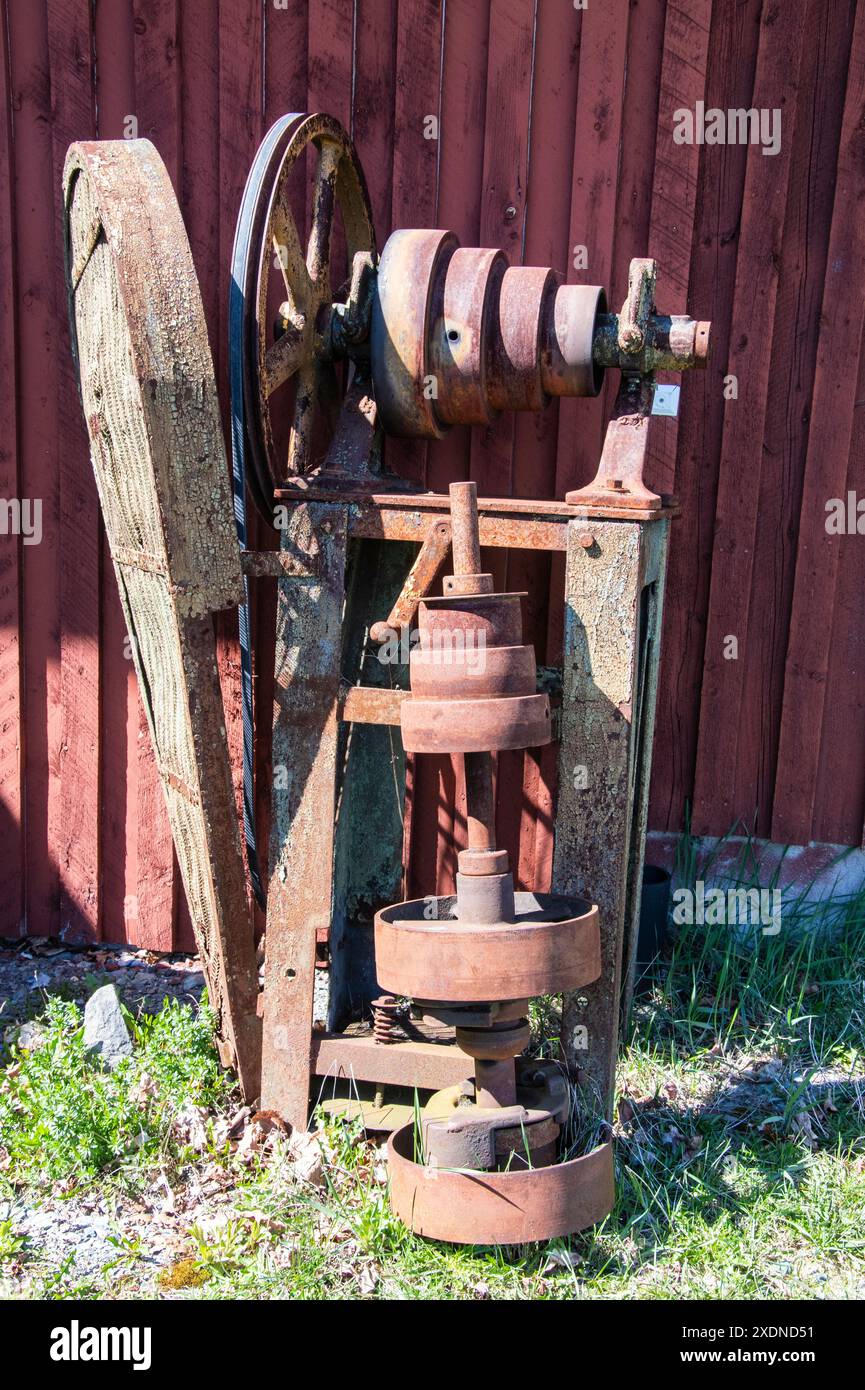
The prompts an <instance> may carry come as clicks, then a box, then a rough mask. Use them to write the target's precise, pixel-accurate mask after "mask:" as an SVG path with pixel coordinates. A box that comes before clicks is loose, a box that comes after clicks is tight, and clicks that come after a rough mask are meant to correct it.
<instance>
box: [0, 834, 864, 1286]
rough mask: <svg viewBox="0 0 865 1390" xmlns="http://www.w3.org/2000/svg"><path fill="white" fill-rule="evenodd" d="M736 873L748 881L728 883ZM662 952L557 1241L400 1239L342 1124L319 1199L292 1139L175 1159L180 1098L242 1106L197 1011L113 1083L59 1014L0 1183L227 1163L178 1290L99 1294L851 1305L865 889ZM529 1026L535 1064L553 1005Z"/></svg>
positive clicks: (370, 1151)
mask: <svg viewBox="0 0 865 1390" xmlns="http://www.w3.org/2000/svg"><path fill="white" fill-rule="evenodd" d="M685 852H686V853H687V852H688V848H687V846H686V851H685ZM690 866H691V870H692V873H693V874H696V868H697V866H696V862H695V861H694V860H693V857H692V858H691V861H690ZM750 872H751V871H750V869H749V868H748V865H747V864H746V863H745V864H743V871H742V875H741V878H742V881H743V882H745V883H747V881H748V875H749V873H750ZM677 933H678V935H677V938H676V940H675V941H674V944H673V948H672V955H671V958H670V959H669V960H668V961H666V962H663V963H659V965H658V967H657V968H656V970H655V973H654V978H653V979H652V981H651V983H650V986H649V988H648V989H647V991H646V992H644V993H643V994H642V995H640V996H639V998H638V1000H637V1004H636V1006H635V1009H634V1012H633V1016H632V1020H631V1025H630V1031H629V1036H628V1038H627V1047H626V1048H625V1049H623V1052H622V1057H621V1061H620V1067H619V1075H618V1091H619V1098H618V1120H617V1124H616V1140H617V1143H616V1163H617V1202H616V1206H615V1209H614V1211H613V1212H612V1213H611V1215H610V1216H609V1218H608V1219H607V1220H606V1221H605V1222H604V1223H603V1225H601V1226H599V1227H598V1228H596V1229H595V1230H594V1231H591V1232H587V1233H585V1234H583V1235H579V1236H575V1237H573V1238H572V1239H571V1240H569V1241H557V1242H553V1243H552V1244H551V1245H549V1246H545V1247H526V1248H521V1249H513V1248H511V1249H500V1248H486V1249H461V1248H457V1247H448V1246H444V1245H439V1244H436V1243H432V1242H426V1241H423V1240H420V1239H417V1238H415V1237H414V1236H412V1235H411V1234H410V1233H409V1232H408V1231H407V1230H406V1229H405V1228H404V1227H403V1226H402V1225H401V1224H400V1223H399V1222H398V1221H396V1220H395V1219H394V1218H393V1217H392V1215H391V1214H390V1211H389V1208H388V1204H387V1189H386V1174H385V1170H384V1160H383V1156H382V1153H381V1151H380V1150H379V1149H377V1148H376V1146H374V1145H373V1144H370V1143H367V1142H365V1141H364V1139H363V1137H362V1134H361V1133H360V1131H359V1130H358V1128H357V1127H356V1126H351V1125H341V1124H334V1123H331V1124H329V1125H327V1126H323V1127H322V1128H321V1129H320V1130H319V1140H320V1143H321V1146H322V1149H323V1152H324V1156H325V1163H324V1169H323V1181H322V1185H320V1186H315V1185H312V1184H311V1183H309V1182H306V1181H303V1180H302V1179H300V1178H299V1177H298V1168H297V1166H296V1162H295V1159H296V1152H295V1151H294V1150H293V1149H292V1144H291V1142H290V1141H285V1140H280V1141H277V1142H275V1143H274V1144H273V1145H272V1147H271V1148H270V1149H269V1150H268V1151H267V1152H266V1153H265V1154H264V1155H263V1156H261V1157H259V1158H253V1159H250V1158H248V1157H247V1158H246V1159H245V1160H243V1161H241V1159H240V1158H239V1156H237V1155H233V1156H232V1155H231V1154H230V1153H229V1150H228V1146H227V1145H222V1146H221V1147H220V1146H219V1145H218V1144H214V1145H213V1146H212V1149H211V1151H209V1152H208V1153H207V1154H206V1155H201V1154H194V1155H193V1154H190V1152H188V1151H186V1150H184V1148H183V1145H182V1143H179V1142H178V1140H177V1137H176V1134H175V1131H174V1129H173V1127H172V1118H173V1116H174V1115H175V1114H176V1112H177V1109H178V1108H179V1106H180V1105H181V1104H183V1102H184V1101H186V1100H191V1101H193V1103H195V1104H196V1105H199V1106H205V1107H207V1108H208V1111H209V1113H210V1115H211V1116H212V1118H213V1119H214V1121H215V1119H216V1118H217V1116H218V1115H219V1114H220V1112H222V1111H224V1110H225V1109H226V1107H228V1106H229V1105H231V1104H235V1103H236V1095H235V1096H232V1092H231V1088H230V1085H229V1083H228V1081H227V1079H226V1078H225V1075H224V1074H223V1073H222V1072H221V1071H220V1069H219V1066H218V1063H217V1060H216V1055H215V1053H214V1050H213V1047H212V1045H211V1042H210V1036H209V1029H210V1023H211V1020H210V1018H209V1015H208V1014H207V1013H206V1012H205V1013H201V1014H199V1013H197V1012H196V1011H195V1010H194V1009H192V1008H191V1007H189V1006H178V1005H175V1006H172V1008H170V1009H167V1010H166V1011H165V1012H164V1013H163V1014H161V1015H158V1016H157V1017H156V1018H155V1019H154V1020H152V1021H148V1022H146V1023H144V1022H142V1023H141V1024H139V1025H137V1029H136V1049H135V1055H134V1056H133V1058H132V1059H130V1061H129V1062H128V1063H126V1064H124V1067H123V1068H121V1069H120V1070H119V1071H118V1072H115V1073H113V1074H111V1075H108V1074H106V1073H103V1072H101V1071H99V1070H98V1069H97V1068H95V1067H94V1066H93V1065H92V1064H91V1063H90V1061H89V1060H88V1059H87V1057H86V1056H85V1055H84V1052H83V1046H82V1042H81V1031H80V1016H79V1015H78V1013H77V1010H75V1008H74V1006H72V1005H70V1004H67V1003H62V1002H58V1001H54V1002H50V1003H49V1005H48V1011H47V1016H46V1020H47V1032H48V1041H47V1043H46V1046H44V1047H43V1048H41V1049H38V1050H36V1051H34V1052H30V1053H27V1054H21V1055H16V1056H14V1057H13V1061H12V1064H11V1066H10V1067H9V1068H7V1070H6V1072H5V1079H3V1080H2V1081H0V1134H2V1139H0V1144H2V1147H3V1148H5V1150H6V1160H5V1165H4V1168H5V1180H6V1182H7V1183H8V1184H9V1185H10V1186H11V1187H12V1188H15V1189H16V1190H17V1189H19V1188H26V1187H27V1185H28V1184H30V1185H32V1184H34V1183H39V1182H42V1183H43V1184H44V1182H45V1179H46V1177H47V1178H49V1179H51V1180H52V1181H62V1180H67V1181H68V1180H69V1179H70V1178H74V1179H75V1180H76V1182H78V1183H82V1182H84V1181H85V1180H86V1181H89V1182H90V1183H96V1184H100V1185H101V1186H104V1187H107V1186H109V1185H110V1184H113V1183H118V1182H124V1183H127V1184H128V1183H130V1182H134V1181H135V1174H136V1173H141V1172H144V1171H146V1170H148V1168H152V1167H153V1166H154V1165H155V1164H158V1165H159V1166H160V1167H161V1168H165V1167H169V1168H170V1170H171V1171H172V1173H174V1174H176V1175H177V1177H176V1179H175V1181H176V1182H177V1183H181V1182H182V1181H183V1174H184V1172H186V1173H187V1174H188V1173H189V1172H190V1171H191V1170H193V1169H194V1168H195V1165H196V1164H198V1165H199V1167H200V1166H201V1165H203V1164H205V1163H206V1164H208V1165H209V1167H210V1168H211V1169H212V1168H213V1166H214V1165H218V1166H219V1167H220V1170H221V1171H222V1172H223V1174H224V1189H225V1191H227V1192H228V1194H229V1200H228V1201H227V1202H225V1203H224V1204H223V1205H221V1206H215V1207H214V1208H213V1210H212V1211H209V1212H208V1213H207V1214H206V1215H204V1216H201V1215H200V1214H199V1215H198V1216H196V1218H195V1219H194V1220H192V1219H190V1221H189V1223H188V1226H187V1228H186V1231H185V1239H186V1246H185V1249H184V1252H183V1261H181V1262H179V1263H178V1266H177V1268H176V1270H175V1271H174V1276H173V1278H172V1275H171V1273H169V1275H168V1276H163V1279H162V1283H161V1284H160V1283H157V1281H156V1278H155V1276H154V1274H153V1272H152V1271H149V1270H148V1268H147V1265H146V1260H145V1259H144V1252H143V1251H142V1250H140V1249H139V1248H138V1247H137V1246H136V1244H135V1242H134V1241H133V1240H130V1241H128V1242H127V1244H126V1245H123V1244H122V1243H121V1244H120V1246H119V1247H118V1259H117V1261H116V1263H115V1265H114V1267H113V1268H111V1269H110V1270H106V1272H105V1274H104V1277H103V1278H102V1280H101V1281H99V1280H97V1281H96V1287H95V1289H93V1288H91V1289H90V1293H91V1295H93V1294H94V1293H95V1294H100V1293H101V1294H102V1295H103V1296H118V1295H119V1296H123V1295H124V1294H128V1295H134V1294H139V1293H142V1294H144V1295H145V1296H158V1295H159V1294H160V1293H162V1292H165V1291H167V1290H170V1291H171V1296H172V1297H175V1298H197V1299H224V1298H270V1297H293V1298H302V1299H333V1298H358V1297H370V1298H380V1297H385V1298H398V1299H428V1298H441V1299H462V1298H501V1299H527V1298H547V1299H558V1298H564V1299H573V1298H586V1299H591V1298H608V1299H609V1298H659V1299H683V1298H717V1299H732V1298H745V1299H775V1298H778V1299H787V1298H794V1297H802V1298H841V1297H859V1298H861V1297H862V1296H863V1295H865V1127H863V1109H865V1105H863V1096H865V1067H863V1057H865V983H863V982H865V891H863V893H862V894H860V895H858V896H849V897H837V896H836V897H835V898H833V899H832V900H831V901H829V902H827V903H823V904H814V903H811V902H810V901H808V900H807V899H806V898H803V899H801V900H799V901H798V902H795V903H793V904H792V905H791V904H788V905H787V907H786V909H785V915H784V922H783V929H782V932H781V933H780V935H778V936H775V937H767V936H762V935H760V934H759V932H753V933H749V934H742V933H739V932H731V931H729V930H727V929H726V928H723V927H679V928H678V929H677ZM533 1022H534V1025H535V1030H536V1035H537V1037H538V1039H539V1041H541V1042H545V1043H546V1044H547V1046H548V1045H549V1039H550V1037H551V1036H552V1035H554V1034H555V1030H556V1026H557V1011H556V1008H555V1005H554V1003H553V1002H551V1001H546V1002H545V1003H544V1004H543V1005H541V1006H539V1007H538V1008H536V1009H535V1010H534V1018H533ZM827 1071H828V1072H829V1075H828V1077H827V1074H826V1073H827ZM3 1077H4V1073H2V1072H0V1078H3ZM142 1078H149V1080H148V1081H147V1084H146V1085H145V1086H144V1087H143V1090H144V1091H145V1092H146V1093H147V1096H146V1100H145V1103H144V1104H143V1106H142V1101H141V1094H142ZM16 1240H17V1238H16V1235H15V1228H14V1220H12V1221H7V1222H5V1223H4V1222H0V1271H2V1269H3V1267H4V1262H5V1265H6V1267H9V1266H10V1265H16V1267H17V1266H21V1265H22V1260H23V1266H22V1267H23V1271H24V1275H23V1276H22V1277H26V1275H27V1270H28V1268H30V1267H32V1268H34V1269H35V1268H38V1252H25V1255H22V1251H21V1249H20V1242H19V1243H17V1244H16ZM39 1279H41V1281H42V1282H41V1283H38V1281H37V1284H35V1285H33V1288H35V1289H36V1290H37V1291H38V1292H41V1294H42V1296H51V1297H61V1296H68V1291H69V1289H70V1287H74V1285H73V1284H72V1283H71V1280H72V1276H71V1274H70V1272H69V1271H68V1270H61V1271H44V1270H43V1271H42V1272H41V1273H40V1274H39Z"/></svg>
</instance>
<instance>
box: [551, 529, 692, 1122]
mask: <svg viewBox="0 0 865 1390" xmlns="http://www.w3.org/2000/svg"><path fill="white" fill-rule="evenodd" d="M668 528H669V523H668V522H667V521H664V520H660V521H653V522H642V523H641V522H623V521H622V522H620V521H597V520H594V521H592V523H591V533H592V537H593V541H592V544H591V545H590V546H588V547H586V546H585V544H584V541H585V534H584V533H585V529H586V527H585V524H584V523H571V524H570V527H569V533H570V536H569V545H568V551H567V563H566V577H565V633H564V663H563V688H562V714H561V743H560V749H559V801H558V812H557V818H556V843H555V851H554V858H553V890H554V891H556V892H561V893H575V894H579V895H582V896H584V897H586V898H589V899H590V900H591V901H592V902H595V903H597V905H598V908H599V911H600V924H601V976H600V978H599V980H598V981H597V982H596V983H595V984H593V985H589V986H587V987H585V988H584V989H581V990H578V991H576V992H575V993H573V994H569V995H566V996H565V998H564V1004H563V1019H562V1046H563V1050H564V1054H565V1058H566V1061H567V1063H568V1065H569V1067H570V1068H571V1069H572V1070H573V1071H574V1072H580V1073H581V1074H582V1076H583V1077H584V1079H585V1080H586V1082H587V1084H589V1085H590V1086H591V1087H592V1089H593V1090H595V1091H596V1093H597V1095H598V1097H599V1099H600V1100H601V1102H602V1104H603V1105H604V1107H605V1108H606V1110H607V1113H608V1114H609V1113H610V1109H611V1105H612V1098H613V1085H614V1080H615V1059H616V1050H617V1044H618V1028H619V1001H620V993H621V983H622V968H623V954H624V951H625V946H626V943H630V941H631V938H632V936H633V930H632V925H631V924H632V922H633V920H634V918H635V914H636V913H637V912H638V911H639V879H640V875H641V874H642V855H643V841H644V837H645V822H646V788H647V784H648V767H649V760H650V758H651V726H652V721H653V718H654V702H655V691H656V687H657V665H658V656H659V642H658V634H659V624H660V594H661V591H662V586H663V577H664V564H665V557H666V543H667V533H668ZM581 537H582V539H581ZM644 590H647V592H646V596H645V598H644V597H643V594H644ZM641 728H642V730H643V731H644V733H643V737H642V738H640V729H641ZM635 794H636V796H637V800H636V803H635V801H634V796H635ZM626 918H628V921H627V925H626Z"/></svg>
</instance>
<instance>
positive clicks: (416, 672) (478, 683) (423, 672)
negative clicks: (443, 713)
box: [409, 646, 537, 700]
mask: <svg viewBox="0 0 865 1390" xmlns="http://www.w3.org/2000/svg"><path fill="white" fill-rule="evenodd" d="M409 675H410V679H411V690H412V698H413V699H414V698H419V699H423V698H424V697H428V698H431V699H440V700H464V699H468V698H476V697H481V698H486V699H491V698H493V697H495V696H499V695H534V694H535V692H536V688H537V671H536V667H535V649H534V647H526V646H521V647H483V648H481V649H468V650H467V649H466V648H465V647H464V648H463V649H462V650H460V649H459V647H457V646H453V647H452V648H448V649H446V650H437V649H436V648H435V647H424V646H417V647H415V648H413V650H412V651H411V652H410V653H409Z"/></svg>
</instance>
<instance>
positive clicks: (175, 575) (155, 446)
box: [63, 140, 261, 1098]
mask: <svg viewBox="0 0 865 1390" xmlns="http://www.w3.org/2000/svg"><path fill="white" fill-rule="evenodd" d="M63 186H64V197H65V205H66V210H67V222H66V226H67V284H68V287H69V293H70V301H71V322H72V330H73V332H72V337H73V343H74V344H75V345H76V357H77V365H78V372H79V384H80V389H81V398H82V405H83V407H84V413H85V416H86V420H87V427H88V430H89V434H90V443H91V450H92V459H93V468H94V473H95V475H96V483H97V488H98V491H99V499H100V503H101V506H102V514H103V518H104V521H105V529H106V533H107V535H108V541H109V545H110V547H111V554H112V558H113V561H114V566H115V571H116V574H117V581H118V587H119V590H120V596H121V602H122V604H123V609H124V614H125V617H126V624H127V628H128V631H129V637H130V639H131V652H132V657H133V659H134V662H135V669H136V672H137V675H138V683H139V690H140V693H141V698H142V703H143V705H144V709H145V712H146V715H147V722H148V726H149V729H150V735H151V739H152V742H153V747H154V751H155V756H156V764H157V768H158V771H159V776H160V779H161V782H162V786H163V791H164V793H165V800H166V805H167V808H168V816H169V821H170V824H171V830H172V836H173V839H174V846H175V850H176V853H177V858H178V863H179V866H180V872H181V876H182V879H183V885H184V888H185V890H186V895H187V899H188V902H189V908H190V915H191V918H192V923H193V927H194V929H195V936H196V943H197V945H198V948H199V950H200V952H201V955H202V959H203V962H204V969H205V974H206V978H207V983H208V992H209V995H210V998H211V1001H212V1003H213V1005H214V1007H215V1009H216V1011H217V1015H218V1019H219V1027H220V1031H221V1034H222V1038H223V1043H224V1055H225V1057H226V1059H227V1060H230V1061H231V1062H232V1063H233V1064H234V1065H236V1067H237V1070H238V1075H239V1077H240V1081H241V1084H242V1086H243V1089H244V1091H245V1093H246V1094H247V1095H248V1096H249V1097H250V1098H251V1097H253V1096H255V1095H257V1093H258V1089H259V1081H260V1061H261V1024H260V1021H259V1019H258V1017H257V1010H256V1006H257V993H258V976H257V969H256V963H255V952H254V945H253V936H252V919H251V913H250V908H249V902H248V898H247V894H246V888H245V883H244V871H243V860H242V856H241V849H240V835H239V828H238V825H237V818H236V814H235V803H234V795H233V791H232V784H231V772H230V764H229V756H228V745H227V741H226V735H225V719H224V712H223V707H222V701H221V694H220V687H219V679H218V674H217V666H216V649H215V643H214V636H213V626H212V614H213V613H215V612H217V611H219V610H220V609H223V608H226V607H229V606H233V605H234V604H236V603H237V602H238V600H239V599H240V598H241V596H242V593H243V585H242V579H241V571H240V552H239V548H238V544H237V538H236V535H235V532H234V525H233V520H232V502H231V494H230V488H229V483H228V469H227V465H226V460H225V451H224V445H223V440H222V430H221V423H220V418H219V406H218V402H217V397H216V385H215V381H214V377H213V366H212V362H211V358H210V349H209V346H208V342H207V332H206V329H205V326H204V316H203V311H202V306H201V299H200V295H199V291H198V284H197V281H196V278H195V271H194V268H193V264H192V257H191V254H190V251H189V244H188V242H187V238H186V232H185V230H184V227H183V221H182V219H181V216H180V211H179V208H178V207H177V203H176V200H175V198H174V193H173V191H172V188H171V183H170V181H169V178H168V175H167V173H166V170H165V167H164V165H163V163H162V161H161V159H160V158H159V155H158V154H157V152H156V150H155V149H154V148H153V146H152V145H151V144H150V142H149V141H147V140H133V141H126V140H120V141H106V142H102V143H99V144H79V145H73V146H72V147H71V148H70V150H69V153H68V155H67V159H66V167H65V170H64V180H63Z"/></svg>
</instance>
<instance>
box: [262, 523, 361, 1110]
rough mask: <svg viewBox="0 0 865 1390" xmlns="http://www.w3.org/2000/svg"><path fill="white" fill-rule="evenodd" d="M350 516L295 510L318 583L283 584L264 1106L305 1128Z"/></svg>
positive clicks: (326, 908) (295, 532)
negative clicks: (317, 934)
mask: <svg viewBox="0 0 865 1390" xmlns="http://www.w3.org/2000/svg"><path fill="white" fill-rule="evenodd" d="M346 529H347V509H346V508H345V507H339V506H331V505H327V504H321V503H310V504H309V505H301V506H298V507H296V508H295V509H294V511H293V512H292V514H291V517H290V520H289V524H288V526H287V527H286V529H285V530H284V531H283V535H282V548H283V550H286V551H290V552H292V553H293V554H295V555H298V556H303V557H305V558H306V560H307V564H308V568H309V570H310V572H311V573H310V575H309V576H308V577H306V578H298V577H296V576H292V577H288V576H287V577H286V578H284V579H281V580H280V581H279V599H278V606H277V620H276V663H275V686H274V720H273V755H272V756H273V763H272V766H273V791H272V802H271V805H272V818H271V838H270V885H269V889H268V896H267V961H266V966H265V972H266V973H265V991H264V1004H265V1009H264V1047H263V1063H262V1084H263V1092H262V1104H263V1105H264V1106H265V1108H268V1109H273V1110H276V1111H278V1112H279V1114H280V1115H282V1116H283V1118H284V1119H286V1120H288V1121H289V1123H290V1124H292V1125H294V1126H295V1127H298V1128H300V1129H304V1128H305V1127H306V1122H307V1098H308V1093H309V1072H310V1042H311V1034H312V1022H313V1019H312V1011H313V984H314V974H315V947H316V932H317V930H318V929H319V928H327V927H328V926H329V925H330V918H331V904H332V897H333V873H334V870H333V847H334V818H335V814H336V784H337V747H338V698H339V677H340V659H341V650H342V618H343V607H344V602H345V558H346Z"/></svg>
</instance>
